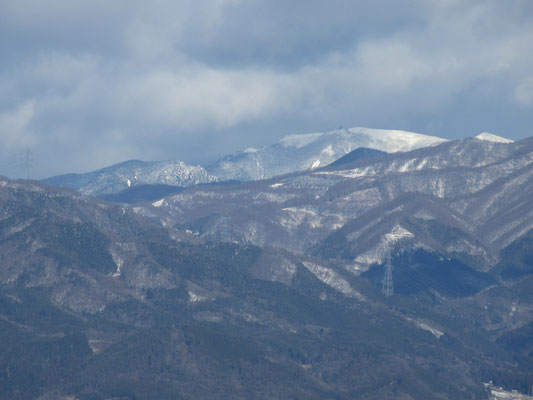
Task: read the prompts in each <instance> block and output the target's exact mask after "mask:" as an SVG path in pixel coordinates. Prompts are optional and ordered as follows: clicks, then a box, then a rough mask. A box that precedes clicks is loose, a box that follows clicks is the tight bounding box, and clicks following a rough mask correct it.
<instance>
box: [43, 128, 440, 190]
mask: <svg viewBox="0 0 533 400" xmlns="http://www.w3.org/2000/svg"><path fill="white" fill-rule="evenodd" d="M443 141H445V140H444V139H441V138H438V137H434V136H427V135H421V134H418V133H412V132H404V131H393V130H379V129H368V128H352V129H339V130H336V131H332V132H327V133H311V134H298V135H289V136H286V137H285V138H283V139H282V140H281V141H279V142H278V143H276V144H274V145H271V146H267V147H264V148H262V149H253V148H250V149H247V150H245V151H244V152H240V153H237V154H234V155H228V156H226V157H224V158H222V159H221V160H219V161H218V162H217V163H215V164H213V165H211V166H209V167H207V168H205V169H204V168H203V167H201V166H191V165H187V164H185V163H183V162H180V161H161V162H142V161H127V162H124V163H121V164H116V165H113V166H110V167H107V168H104V169H101V170H98V171H93V172H90V173H86V174H68V175H60V176H56V177H53V178H49V179H45V180H44V182H45V183H47V184H50V185H54V186H62V187H70V188H73V189H76V190H79V191H81V192H82V193H84V194H90V195H105V194H111V193H117V192H120V191H122V190H125V189H127V188H128V187H130V186H135V185H141V184H167V185H173V186H181V187H189V186H193V185H197V184H199V183H209V182H215V181H228V180H239V181H249V180H257V179H265V178H270V177H273V176H277V175H282V174H286V173H291V172H298V171H305V170H308V169H315V168H319V167H324V166H326V165H328V164H330V163H332V162H333V161H335V160H337V159H339V158H340V157H342V156H344V155H345V154H348V153H350V152H351V151H352V150H355V149H357V148H361V147H366V148H371V149H376V150H381V151H385V152H388V153H393V152H399V151H408V150H412V149H416V148H420V147H426V146H433V145H436V144H438V143H441V142H443Z"/></svg>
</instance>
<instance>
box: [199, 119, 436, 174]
mask: <svg viewBox="0 0 533 400" xmlns="http://www.w3.org/2000/svg"><path fill="white" fill-rule="evenodd" d="M444 141H445V140H444V139H441V138H438V137H435V136H427V135H422V134H418V133H413V132H404V131H395V130H383V129H368V128H351V129H342V128H341V129H338V130H336V131H331V132H326V133H308V134H295V135H289V136H285V137H284V138H283V139H281V140H280V141H279V142H278V143H276V144H274V145H271V146H267V147H264V148H262V149H248V150H246V151H245V152H242V153H238V154H236V155H231V156H227V157H225V158H223V159H222V160H220V161H219V162H218V163H217V164H215V165H213V166H211V167H209V168H208V171H209V172H210V173H211V174H213V175H216V176H217V177H219V179H220V180H229V179H237V180H243V181H248V180H257V179H265V178H271V177H273V176H278V175H282V174H286V173H290V172H296V171H305V170H308V169H315V168H319V167H325V166H326V165H328V164H331V163H332V162H334V161H335V160H337V159H339V158H340V157H342V156H344V155H345V154H348V153H349V152H351V151H352V150H355V149H357V148H360V147H367V148H371V149H376V150H381V151H385V152H387V153H395V152H400V151H409V150H414V149H417V148H420V147H427V146H434V145H436V144H439V143H442V142H444Z"/></svg>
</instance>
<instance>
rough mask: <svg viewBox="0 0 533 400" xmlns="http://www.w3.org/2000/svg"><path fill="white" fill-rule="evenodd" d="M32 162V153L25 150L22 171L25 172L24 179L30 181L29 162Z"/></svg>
mask: <svg viewBox="0 0 533 400" xmlns="http://www.w3.org/2000/svg"><path fill="white" fill-rule="evenodd" d="M32 161H33V153H32V152H31V151H30V150H29V149H28V150H26V160H25V161H24V169H25V170H26V179H30V172H31V162H32Z"/></svg>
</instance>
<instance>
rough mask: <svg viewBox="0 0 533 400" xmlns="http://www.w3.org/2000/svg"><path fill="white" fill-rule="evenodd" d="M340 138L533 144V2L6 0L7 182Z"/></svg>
mask: <svg viewBox="0 0 533 400" xmlns="http://www.w3.org/2000/svg"><path fill="white" fill-rule="evenodd" d="M339 126H343V127H345V128H350V127H355V126H363V127H369V128H383V129H399V130H407V131H413V132H419V133H425V134H429V135H435V136H440V137H444V138H447V139H456V138H464V137H469V136H474V135H477V134H478V133H480V132H485V131H486V132H491V133H494V134H497V135H500V136H505V137H508V138H510V139H515V140H519V139H522V138H525V137H529V136H533V128H532V127H533V1H531V0H506V1H501V0H402V1H398V0H372V1H360V0H328V1H318V0H305V1H300V0H294V1H280V0H192V1H189V0H180V1H174V0H169V1H166V0H154V1H136V0H115V1H114V0H105V1H101V0H88V1H85V0H77V1H72V0H46V1H44V0H42V1H40V0H33V1H31V0H22V1H21V0H0V175H7V176H11V177H17V176H24V175H25V169H24V164H25V163H24V158H25V154H26V151H27V150H29V151H31V154H32V162H31V167H32V169H31V176H32V177H33V178H37V179H39V178H44V177H48V176H52V175H56V174H62V173H69V172H86V171H90V170H95V169H98V168H102V167H105V166H109V165H111V164H115V163H118V162H121V161H124V160H128V159H141V160H147V161H148V160H164V159H165V160H168V159H172V160H183V161H185V162H188V163H192V164H202V165H206V164H208V163H210V162H212V161H215V160H216V159H217V158H219V157H221V156H223V155H224V154H228V153H234V152H236V151H238V150H243V149H246V148H248V147H251V146H253V147H261V146H265V145H268V144H272V143H274V142H276V141H277V140H279V139H280V138H281V137H283V136H285V135H287V134H292V133H310V132H325V131H331V130H334V129H337V128H338V127H339Z"/></svg>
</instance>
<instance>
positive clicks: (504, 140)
mask: <svg viewBox="0 0 533 400" xmlns="http://www.w3.org/2000/svg"><path fill="white" fill-rule="evenodd" d="M475 138H476V139H479V140H485V141H487V142H494V143H513V142H514V140H511V139H507V138H504V137H501V136H497V135H494V134H492V133H488V132H483V133H480V134H479V135H477V136H475Z"/></svg>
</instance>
